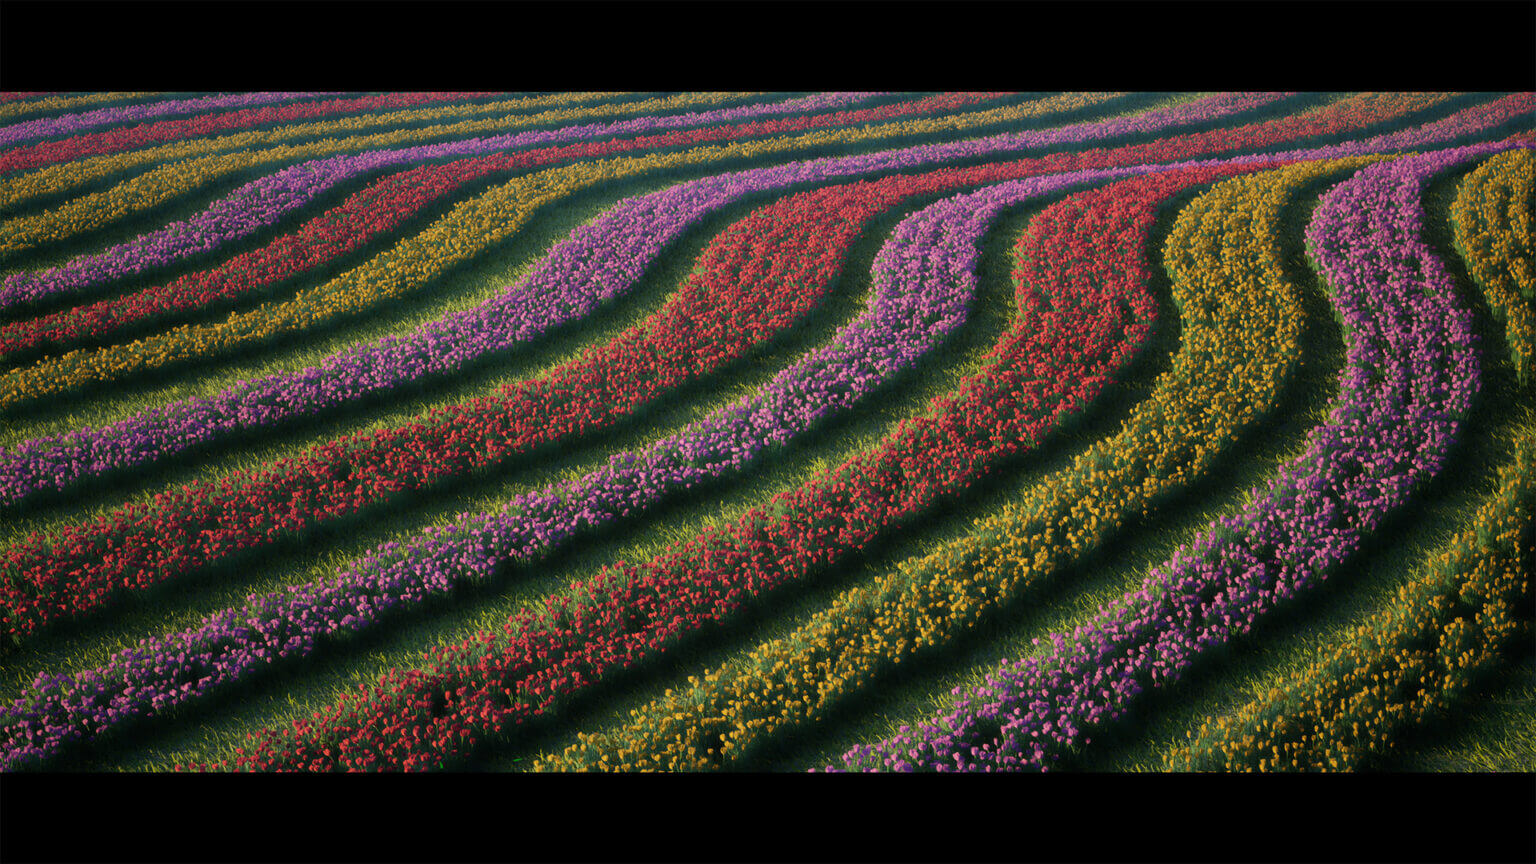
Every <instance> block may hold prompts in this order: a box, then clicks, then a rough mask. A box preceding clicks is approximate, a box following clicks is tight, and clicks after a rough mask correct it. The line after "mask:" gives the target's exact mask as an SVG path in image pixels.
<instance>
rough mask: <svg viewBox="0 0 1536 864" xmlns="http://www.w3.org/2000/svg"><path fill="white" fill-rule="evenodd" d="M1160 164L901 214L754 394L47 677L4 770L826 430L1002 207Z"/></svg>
mask: <svg viewBox="0 0 1536 864" xmlns="http://www.w3.org/2000/svg"><path fill="white" fill-rule="evenodd" d="M1150 170H1154V169H1151V168H1146V167H1136V168H1125V169H1110V170H1106V171H1085V172H1075V173H1072V174H1063V175H1055V176H1050V177H1041V178H1031V179H1027V180H1022V181H1014V182H1010V183H1006V184H1001V185H999V186H994V187H989V188H987V189H984V190H982V191H980V192H975V193H970V194H967V195H961V196H958V197H956V198H951V199H946V200H944V201H940V202H938V203H936V204H933V205H931V206H929V207H927V208H925V209H924V210H922V211H919V212H918V213H916V214H913V215H912V216H909V217H908V218H907V219H905V220H904V221H903V222H902V223H901V224H900V225H899V226H898V227H897V228H896V230H895V231H894V233H893V235H892V237H891V239H890V240H889V241H888V242H887V243H886V244H885V246H884V247H882V249H881V250H880V252H879V254H878V255H877V256H876V258H875V261H874V266H873V292H872V296H871V298H870V301H869V304H868V307H867V309H866V310H865V311H864V312H863V313H862V314H861V315H859V316H858V317H856V318H855V319H854V320H853V321H851V322H850V323H849V324H847V325H846V326H844V327H843V328H842V329H841V330H839V332H838V333H837V334H836V335H835V336H834V338H833V339H832V340H831V342H830V343H829V344H827V345H825V346H823V347H821V348H818V349H816V350H813V351H811V352H809V353H807V354H806V355H804V356H803V357H801V358H800V360H798V361H797V362H796V363H794V364H793V365H792V366H790V367H788V368H787V369H785V370H784V371H782V372H780V373H779V374H777V375H776V376H774V378H773V380H772V381H770V382H769V383H768V384H766V385H764V386H763V387H762V388H760V389H759V390H758V391H757V392H755V393H753V394H750V395H748V396H746V397H744V398H742V399H740V400H738V401H737V402H736V403H734V404H732V405H730V406H728V407H725V408H722V409H720V410H718V411H715V412H713V413H712V414H710V415H709V416H708V417H706V418H704V419H702V420H699V421H697V422H695V423H693V424H690V425H689V426H687V427H685V428H684V429H683V430H682V431H680V432H678V433H676V434H673V435H671V436H668V437H666V438H664V439H661V440H659V441H656V442H655V443H653V444H651V445H650V446H648V447H646V448H645V449H643V450H641V451H639V452H627V453H620V454H618V455H615V456H613V457H611V458H610V459H609V461H608V464H607V465H606V466H604V467H602V468H599V469H597V470H595V471H593V472H591V473H589V474H588V475H586V476H584V477H581V478H578V479H575V480H571V481H567V482H563V483H558V484H554V485H552V486H550V487H547V488H545V489H543V490H541V491H538V492H531V493H527V494H523V495H519V496H518V497H516V498H514V499H513V500H512V501H511V503H510V504H509V505H508V506H507V507H506V508H505V509H503V510H502V511H501V512H499V513H497V512H493V513H482V514H476V515H472V516H468V515H467V516H463V517H461V518H460V519H459V520H458V521H457V522H456V523H455V524H453V525H450V526H444V527H439V528H433V529H428V530H427V531H425V532H423V533H422V534H420V535H418V536H416V537H415V538H413V539H411V540H408V541H407V542H405V543H403V544H402V543H396V542H390V543H385V544H383V545H382V546H380V547H379V548H378V549H376V550H374V551H373V552H372V553H370V554H368V555H366V556H363V557H360V558H358V559H355V560H353V561H352V562H349V563H348V564H347V565H345V566H344V567H343V568H342V570H341V572H340V573H339V574H338V575H337V576H335V577H331V578H329V579H326V580H324V581H320V582H315V583H311V584H308V585H302V586H290V587H288V588H286V589H284V590H280V591H276V592H273V593H270V594H267V595H265V596H261V595H252V596H251V597H250V598H248V601H247V603H246V604H245V605H244V606H242V607H237V608H233V609H228V610H225V611H223V612H219V613H215V614H213V615H210V616H208V617H207V618H205V619H204V621H203V623H202V624H201V625H200V626H197V627H194V628H190V629H187V630H183V631H180V632H176V633H170V634H166V635H163V636H160V637H158V638H156V639H151V640H143V641H141V642H140V643H139V645H138V646H137V647H135V648H132V649H128V650H125V651H122V652H120V653H118V654H117V655H116V656H114V657H113V658H112V659H111V660H110V661H109V662H108V663H107V664H106V665H104V666H102V667H99V668H96V669H92V670H88V671H85V672H81V673H76V674H73V675H71V674H56V675H49V674H46V673H45V674H42V675H39V676H38V678H37V680H36V682H35V683H34V685H33V689H32V690H31V691H30V692H29V693H28V694H27V695H25V696H23V697H21V698H19V699H18V700H16V701H15V702H13V703H12V704H11V705H10V706H8V707H7V708H6V709H5V711H4V712H3V713H0V769H13V768H16V767H19V766H22V765H28V764H36V763H37V762H39V761H42V760H45V759H47V758H49V757H50V756H52V755H54V754H56V753H57V752H58V750H59V749H60V748H61V747H63V746H66V745H67V744H69V743H70V742H73V741H81V740H90V739H93V738H95V737H96V736H98V735H100V734H101V733H102V732H103V731H105V730H106V729H109V728H111V727H113V726H114V725H116V724H117V723H120V722H122V721H123V720H125V719H127V718H130V717H140V716H149V715H154V714H158V713H160V712H162V711H164V710H166V709H168V708H169V707H171V706H174V705H178V704H182V703H185V702H187V701H189V700H192V699H195V698H198V697H200V696H201V695H203V694H205V693H207V692H209V691H210V690H212V689H214V688H216V687H220V686H223V685H226V684H228V683H230V682H232V681H235V680H237V679H238V678H239V677H240V676H241V675H243V674H246V673H248V672H249V671H250V670H251V669H254V668H257V667H261V666H265V665H269V664H272V663H275V662H278V661H280V660H281V659H283V658H288V657H298V656H304V655H306V654H308V653H310V652H311V651H312V650H313V649H314V648H315V646H316V645H317V644H318V642H319V640H321V639H325V638H328V637H331V636H334V635H335V634H337V633H340V632H344V631H358V630H361V629H363V628H365V627H367V626H369V625H370V624H373V623H375V622H376V621H377V620H378V619H379V618H380V617H381V616H383V615H384V614H386V613H388V612H390V611H391V610H395V609H399V608H402V607H406V606H409V605H412V604H415V603H419V602H421V601H423V600H425V599H426V598H428V597H430V596H433V595H439V594H443V593H446V592H447V591H449V590H450V589H451V588H452V587H453V585H454V584H455V583H459V582H464V581H470V580H483V579H485V578H487V577H488V576H489V575H490V574H491V573H492V572H493V571H494V569H495V568H496V567H497V566H498V565H500V564H501V563H503V562H505V561H508V560H514V561H527V560H530V559H532V558H534V557H535V556H537V555H539V554H542V553H544V552H546V551H548V550H549V549H551V548H553V547H555V546H558V545H559V544H562V543H564V542H566V541H568V540H569V539H570V538H571V537H572V536H574V535H575V534H576V533H578V532H580V531H582V530H587V529H591V528H594V527H598V526H601V525H603V524H606V523H608V522H611V521H613V520H616V519H619V518H622V517H627V516H632V515H635V514H638V513H640V512H642V511H644V510H645V509H646V508H648V507H650V506H651V505H653V504H655V503H656V502H657V501H659V500H661V499H662V498H664V497H665V496H667V495H670V494H672V493H675V492H678V491H682V490H686V489H689V488H692V487H694V486H696V485H698V484H699V483H702V482H705V481H708V480H713V479H718V478H720V477H724V476H727V475H730V474H732V473H735V472H737V471H740V470H742V469H743V468H744V467H746V466H747V465H748V464H750V463H751V462H753V461H755V460H757V459H759V458H761V457H762V455H763V454H764V453H766V452H768V451H770V450H772V449H774V448H777V447H782V446H784V445H786V444H787V443H789V442H790V441H791V440H793V439H794V438H795V437H796V436H798V435H800V434H802V433H804V432H805V431H806V430H808V429H810V428H811V427H812V426H814V425H815V424H816V423H818V422H820V421H822V420H824V419H825V418H828V417H831V416H833V415H836V414H838V413H841V412H844V411H847V410H848V409H849V408H851V407H852V406H853V405H854V404H856V403H857V402H859V401H860V400H861V399H863V398H865V397H866V396H867V395H868V394H869V393H870V392H872V391H873V390H874V389H876V388H877V387H879V386H881V385H882V384H883V383H884V382H886V381H888V380H889V379H890V378H891V377H892V376H893V375H896V374H898V373H899V372H900V371H902V370H903V369H906V368H909V367H911V366H912V365H914V364H915V363H917V362H919V361H920V359H921V358H922V357H923V355H925V354H926V353H928V352H930V351H932V350H933V348H934V347H936V346H937V345H938V344H939V343H940V342H941V341H942V340H943V339H944V338H945V337H947V336H948V335H949V334H950V333H952V332H953V331H954V330H955V329H956V328H957V327H959V326H960V325H961V324H963V323H964V321H965V319H966V317H967V307H968V306H969V304H970V301H971V298H972V297H973V295H974V293H975V288H976V265H977V262H978V260H979V257H980V249H979V246H980V240H981V237H982V236H983V235H984V234H985V231H986V229H987V227H988V225H990V224H991V222H992V221H993V220H994V219H995V217H996V215H997V213H998V212H999V211H1000V210H1002V209H1003V208H1004V207H1006V206H1009V205H1012V204H1016V203H1018V202H1021V201H1024V200H1027V199H1029V198H1031V197H1036V196H1039V195H1044V194H1048V193H1050V192H1052V191H1055V190H1059V189H1063V188H1066V187H1069V186H1073V185H1078V184H1081V183H1084V182H1090V181H1096V180H1106V179H1112V178H1115V177H1119V176H1125V175H1128V174H1138V173H1145V172H1147V171H1150Z"/></svg>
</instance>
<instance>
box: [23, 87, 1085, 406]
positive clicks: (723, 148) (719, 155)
mask: <svg viewBox="0 0 1536 864" xmlns="http://www.w3.org/2000/svg"><path fill="white" fill-rule="evenodd" d="M1106 98H1109V97H1107V96H1104V95H1102V94H1083V93H1066V94H1058V95H1056V96H1049V97H1044V98H1041V99H1036V100H1031V101H1029V102H1024V103H1020V104H1017V105H1011V106H1005V107H1002V108H997V109H992V110H988V111H982V112H976V113H972V114H965V115H958V116H947V117H937V118H922V119H916V120H905V121H899V122H892V123H883V124H879V125H874V126H866V127H859V128H853V129H826V130H818V131H815V132H809V133H804V134H799V135H793V136H779V137H775V138H767V139H759V140H753V141H744V142H737V143H733V144H724V145H707V146H702V147H695V148H693V149H690V150H684V151H677V152H668V153H656V154H651V155H648V156H627V157H616V158H611V159H605V160H593V161H587V162H582V163H578V164H575V165H568V166H560V167H556V168H549V169H545V170H543V171H539V172H537V173H534V174H528V175H523V176H520V177H517V178H515V179H513V180H511V181H509V182H507V183H504V184H502V185H500V186H497V187H495V188H492V189H490V190H489V191H487V192H484V193H482V194H481V195H479V196H477V197H475V198H472V199H470V200H467V201H463V202H460V203H459V204H458V205H456V206H455V207H454V208H453V209H452V210H451V211H450V212H448V213H447V214H446V215H444V216H443V217H442V218H440V219H439V220H437V221H436V222H434V223H433V224H432V225H430V226H429V227H427V228H426V229H425V230H424V231H422V232H421V233H420V234H418V235H416V236H414V237H409V238H406V239H405V240H402V241H401V242H399V243H397V244H396V245H394V246H393V247H391V248H389V249H387V250H385V251H384V252H382V253H380V254H379V255H377V256H375V257H374V258H372V259H370V260H368V261H366V262H364V263H363V264H360V265H359V266H357V267H355V268H353V269H352V270H349V271H347V272H346V273H343V274H341V275H339V276H337V277H335V278H333V279H331V280H330V281H328V282H326V283H325V284H323V285H320V286H317V287H315V288H311V289H308V290H305V291H302V292H300V293H299V294H297V295H296V296H294V297H293V298H292V299H290V300H287V301H284V302H281V303H273V304H267V305H263V306H260V307H257V308H255V309H251V310H248V311H244V312H237V313H234V314H231V315H230V316H229V318H228V319H226V320H225V321H223V322H221V323H218V324H200V325H184V326H181V327H177V328H175V329H173V330H169V331H166V332H164V333H159V334H156V335H154V336H149V337H146V338H143V339H140V340H138V341H136V342H132V343H127V344H122V345H113V346H109V347H105V348H100V349H92V350H76V351H71V352H69V353H68V354H64V355H61V356H58V357H52V358H47V359H44V360H41V361H39V362H38V363H36V364H34V365H32V366H30V367H26V368H20V369H14V370H12V371H10V372H8V373H6V374H5V375H3V376H0V408H10V407H14V406H17V405H23V404H27V403H30V402H33V401H35V400H38V399H41V398H45V397H48V396H52V395H55V394H59V393H64V392H67V391H69V390H71V389H74V388H76V387H79V386H81V385H82V384H87V383H100V382H108V381H113V380H117V379H120V378H123V377H125V376H127V375H130V374H134V373H139V372H144V371H147V370H151V369H156V368H159V367H161V366H165V365H167V364H170V363H173V362H176V361H181V360H185V359H189V358H194V357H206V356H210V355H213V354H215V353H217V352H220V351H224V350H227V349H229V348H232V347H234V346H236V345H241V344H244V343H250V342H256V341H260V340H264V339H268V338H270V337H273V336H276V335H278V334H282V333H296V332H299V331H302V330H304V329H306V328H309V327H314V326H316V325H319V324H323V323H326V322H329V321H332V320H335V319H337V318H341V317H344V316H349V315H357V314H361V313H364V312H367V311H369V310H371V309H374V308H377V307H378V306H380V305H382V304H384V303H386V302H388V301H390V300H393V299H396V298H399V297H402V296H404V295H406V294H408V293H410V292H412V291H415V290H417V289H419V288H421V287H422V285H424V284H425V283H426V282H427V281H428V280H430V279H432V278H433V277H435V276H437V275H438V274H439V273H442V272H443V271H445V270H447V269H448V268H450V267H453V266H454V265H456V264H458V263H460V262H463V261H466V260H468V259H470V258H472V257H474V256H475V255H478V254H479V253H480V252H482V251H483V250H485V249H486V248H488V247H490V246H491V245H493V244H495V243H498V242H500V241H502V240H504V239H506V238H507V237H510V236H512V235H513V234H514V233H515V232H516V231H517V230H518V229H519V228H520V227H521V226H522V225H523V224H524V223H525V222H526V221H527V220H528V218H529V217H530V216H531V215H532V213H533V211H534V210H535V209H537V208H539V207H541V206H544V205H546V204H551V203H554V202H556V201H559V200H560V199H562V198H564V197H567V196H569V195H571V194H573V193H575V192H577V191H579V190H582V189H586V188H590V187H593V186H596V185H598V184H601V183H607V182H613V181H616V180H619V179H622V178H626V177H632V176H635V175H639V174H643V173H648V172H652V171H665V170H670V169H675V168H683V167H688V166H698V165H708V164H710V163H713V162H719V161H721V160H724V159H734V158H741V157H748V158H752V157H763V156H770V155H779V154H786V153H792V152H794V151H796V150H806V149H810V148H816V147H823V146H826V145H830V144H859V143H868V142H872V141H878V140H881V139H884V138H890V137H896V136H906V135H920V134H930V133H937V132H954V131H963V130H965V129H967V128H972V127H976V126H981V125H985V124H988V123H996V122H1000V121H1007V120H1018V119H1025V118H1030V117H1040V116H1046V115H1050V114H1056V113H1061V112H1066V111H1072V110H1076V109H1078V108H1081V107H1083V106H1085V105H1089V104H1093V103H1095V102H1097V101H1102V100H1104V99H1106Z"/></svg>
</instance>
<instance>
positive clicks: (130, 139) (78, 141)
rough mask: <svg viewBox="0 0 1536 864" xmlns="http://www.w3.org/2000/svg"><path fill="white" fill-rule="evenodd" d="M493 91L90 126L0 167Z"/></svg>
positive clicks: (19, 151) (2, 159)
mask: <svg viewBox="0 0 1536 864" xmlns="http://www.w3.org/2000/svg"><path fill="white" fill-rule="evenodd" d="M495 95H497V94H496V92H495V91H488V92H482V93H453V92H443V93H381V94H378V95H376V96H363V97H359V98H346V99H316V100H312V101H309V102H295V103H290V104H287V105H264V106H262V107H260V108H243V109H241V110H238V111H225V112H221V113H210V114H199V115H197V116H194V117H183V118H178V119H175V120H160V121H158V122H154V123H140V124H138V125H135V126H121V127H118V128H115V129H106V130H103V131H101V132H88V133H85V134H81V135H75V136H72V137H69V138H62V139H59V140H57V141H39V142H38V143H36V144H29V145H27V146H25V147H15V148H11V149H9V150H7V151H5V152H4V153H0V171H25V170H28V169H31V168H41V167H42V166H44V165H54V164H57V163H59V162H68V161H70V160H72V159H82V158H84V157H86V156H99V155H103V154H107V153H120V152H122V151H124V150H134V149H137V148H139V147H147V146H149V145H151V144H159V143H162V142H165V141H177V140H180V139H183V138H195V137H197V136H199V135H213V134H216V133H219V132H229V131H231V130H234V129H249V128H253V127H256V126H264V125H267V124H272V123H292V122H295V121H298V120H309V119H313V118H316V117H329V116H333V115H340V114H364V113H367V112H370V111H389V110H392V109H396V108H409V107H411V106H413V105H427V104H431V103H433V102H460V101H463V100H465V99H478V98H481V97H484V96H495Z"/></svg>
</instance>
